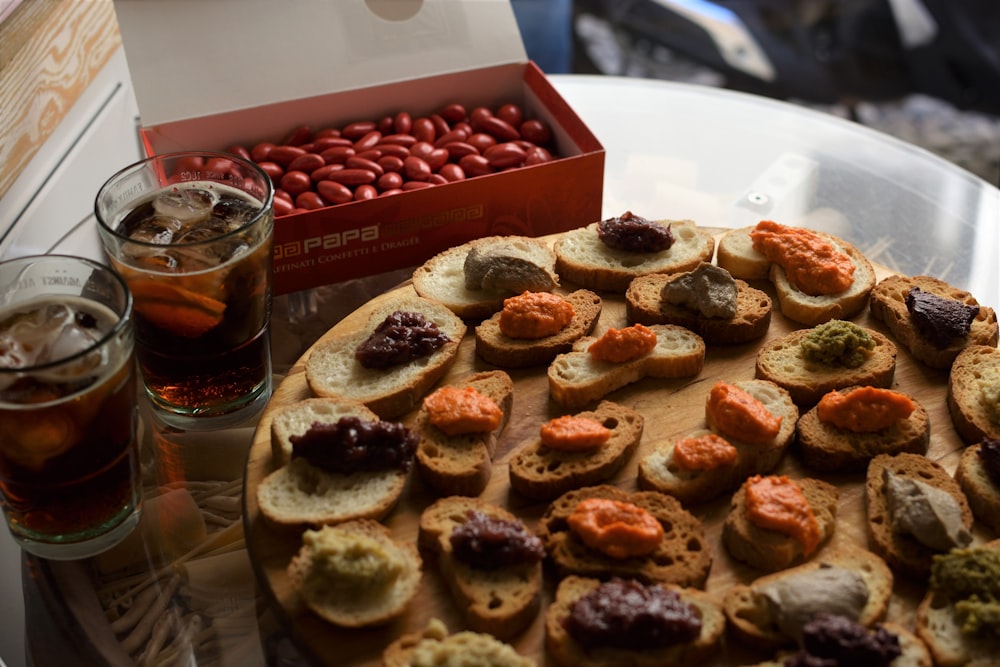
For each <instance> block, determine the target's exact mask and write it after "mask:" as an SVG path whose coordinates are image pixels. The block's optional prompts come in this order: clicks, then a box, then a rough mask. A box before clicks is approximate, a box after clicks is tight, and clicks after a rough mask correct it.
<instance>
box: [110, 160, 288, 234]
mask: <svg viewBox="0 0 1000 667" xmlns="http://www.w3.org/2000/svg"><path fill="white" fill-rule="evenodd" d="M193 156H199V157H206V158H222V159H226V160H231V161H233V162H236V163H239V164H240V165H241V166H244V167H246V168H248V169H250V170H251V171H253V172H256V173H257V174H258V175H259V176H260V179H261V181H262V183H263V184H264V190H265V192H264V198H263V199H262V200H261V205H260V210H259V211H257V213H256V214H255V215H254V216H253V217H252V218H250V219H249V220H247V221H246V222H245V223H243V224H242V225H240V226H239V227H237V228H236V229H233V230H230V231H228V232H226V233H224V234H219V235H218V236H214V237H212V238H211V239H207V240H202V241H189V242H187V243H171V244H170V246H171V247H174V248H185V247H194V246H200V245H205V244H206V243H215V242H218V241H220V240H224V239H226V238H229V237H231V236H235V235H237V234H240V233H242V232H245V231H246V230H247V229H249V228H250V227H253V226H254V225H256V224H257V223H259V222H260V220H261V218H262V217H263V216H264V215H265V214H266V212H267V211H269V210H270V209H271V207H272V206H273V201H274V183H273V182H272V181H271V177H270V176H268V174H267V172H266V171H264V170H263V169H262V168H261V167H260V165H258V164H257V163H256V162H253V161H252V160H247V159H246V158H243V157H240V156H239V155H236V154H234V153H227V152H225V151H210V150H205V151H202V150H187V151H171V152H168V153H157V154H155V155H150V156H147V157H144V158H142V159H139V160H136V161H135V162H133V163H131V164H128V165H126V166H124V167H122V168H121V169H119V170H118V171H116V172H115V173H114V174H112V175H111V176H109V177H108V178H107V180H105V181H104V183H102V184H101V187H100V188H99V189H98V190H97V196H96V197H95V198H94V217H95V218H97V224H98V227H99V229H100V231H101V232H102V233H106V234H110V235H111V236H112V237H114V238H115V239H117V240H118V241H122V242H127V243H129V244H133V245H135V246H138V247H146V248H159V247H163V246H162V245H161V244H157V243H152V242H149V241H141V240H135V239H132V238H130V237H129V236H128V235H126V234H123V233H121V232H120V231H119V230H118V228H117V224H116V225H115V226H114V227H112V226H111V224H110V223H109V222H108V221H107V220H105V219H104V216H103V215H101V209H100V201H101V196H102V195H103V194H104V193H105V192H106V191H107V189H108V188H109V187H110V186H111V184H112V183H114V182H115V181H117V180H119V179H120V178H121V177H122V176H124V175H125V174H127V173H129V172H133V171H136V170H138V169H140V168H142V167H144V166H146V165H148V164H150V163H152V162H156V161H166V160H171V159H174V160H176V159H181V158H185V157H193ZM179 182H180V183H193V182H197V181H194V180H191V181H179ZM171 185H173V184H171Z"/></svg>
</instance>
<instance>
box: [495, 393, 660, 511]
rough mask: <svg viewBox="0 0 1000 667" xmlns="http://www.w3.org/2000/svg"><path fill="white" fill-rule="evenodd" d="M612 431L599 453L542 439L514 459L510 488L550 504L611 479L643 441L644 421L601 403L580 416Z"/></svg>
mask: <svg viewBox="0 0 1000 667" xmlns="http://www.w3.org/2000/svg"><path fill="white" fill-rule="evenodd" d="M577 416H579V417H585V418H588V419H593V420H595V421H597V422H600V423H601V424H603V425H604V426H605V427H606V428H608V429H609V430H610V431H611V437H610V439H609V440H608V441H607V442H606V443H604V444H603V445H601V446H600V447H598V448H597V449H595V450H587V451H578V452H573V451H562V450H558V449H552V448H550V447H546V446H545V445H543V444H542V440H541V438H538V439H536V440H534V441H532V442H530V443H528V444H526V445H524V446H523V447H521V448H520V449H518V450H517V451H516V452H515V453H514V455H513V456H512V457H511V459H510V486H511V488H512V489H514V490H515V491H517V492H518V493H520V494H521V495H523V496H525V497H528V498H534V499H538V500H547V499H550V498H555V497H556V496H559V495H562V494H563V493H566V492H567V491H570V490H572V489H576V488H579V487H581V486H592V485H595V484H600V483H601V482H604V481H606V480H608V479H610V478H611V477H612V476H613V475H614V474H615V473H617V472H618V471H619V470H621V468H622V466H624V465H625V464H626V463H627V462H628V461H629V459H630V458H631V457H632V454H633V453H634V452H635V450H636V448H637V447H638V446H639V441H640V440H641V439H642V431H643V422H644V420H643V417H642V415H641V414H640V413H638V412H636V411H635V410H633V409H632V408H629V407H627V406H624V405H621V404H618V403H613V402H611V401H601V402H600V403H599V404H598V405H597V407H596V408H595V409H594V410H589V411H585V412H581V413H578V415H577Z"/></svg>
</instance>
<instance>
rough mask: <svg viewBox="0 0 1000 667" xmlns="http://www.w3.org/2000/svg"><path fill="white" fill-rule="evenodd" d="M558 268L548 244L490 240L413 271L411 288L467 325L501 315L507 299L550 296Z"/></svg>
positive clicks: (519, 239)
mask: <svg viewBox="0 0 1000 667" xmlns="http://www.w3.org/2000/svg"><path fill="white" fill-rule="evenodd" d="M470 256H471V259H470ZM555 263H556V256H555V254H554V253H553V252H552V249H551V248H549V246H548V245H546V244H545V242H544V241H540V240H538V239H534V238H530V237H527V236H486V237H483V238H480V239H475V240H473V241H469V242H468V243H463V244H462V245H459V246H455V247H453V248H449V249H447V250H444V251H442V252H440V253H438V254H437V255H435V256H434V257H431V258H430V259H429V260H427V261H426V262H424V263H423V264H422V265H421V266H419V267H417V268H416V269H415V270H414V271H413V288H414V289H415V290H416V291H417V294H419V295H421V296H423V297H425V298H428V299H433V300H434V301H438V302H439V303H441V304H443V305H444V306H445V307H447V308H449V309H451V311H452V312H454V313H455V314H456V315H458V316H459V317H461V318H462V319H464V320H481V319H483V318H485V317H489V316H490V315H492V314H493V313H495V312H497V311H498V310H500V309H501V308H502V307H503V300H504V299H506V298H507V297H511V296H514V295H516V294H520V293H521V292H524V291H531V292H551V291H552V290H553V289H554V288H555V287H556V286H558V285H559V276H558V275H557V274H556V272H555Z"/></svg>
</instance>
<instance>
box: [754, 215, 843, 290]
mask: <svg viewBox="0 0 1000 667" xmlns="http://www.w3.org/2000/svg"><path fill="white" fill-rule="evenodd" d="M750 238H751V239H752V240H753V247H754V250H756V251H757V252H759V253H762V254H763V255H764V256H765V257H767V259H768V260H769V261H771V262H774V263H775V264H778V265H779V266H781V267H782V268H783V269H785V273H786V274H788V280H789V281H790V282H791V283H792V285H794V286H795V287H796V288H797V289H799V290H801V291H802V292H805V293H806V294H809V295H811V296H818V295H821V294H837V293H839V292H843V291H844V290H846V289H848V288H850V286H851V285H852V284H854V263H853V262H852V261H851V258H850V257H848V256H847V255H845V254H844V253H842V252H840V251H839V250H837V249H836V248H835V247H834V246H833V244H831V243H830V242H829V241H827V240H826V239H824V238H823V237H822V236H820V235H819V234H817V233H816V232H813V231H810V230H808V229H802V228H800V227H785V226H784V225H779V224H778V223H776V222H772V221H770V220H762V221H761V222H759V223H757V226H756V227H755V228H754V229H753V231H751V232H750Z"/></svg>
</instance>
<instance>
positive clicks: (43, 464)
mask: <svg viewBox="0 0 1000 667" xmlns="http://www.w3.org/2000/svg"><path fill="white" fill-rule="evenodd" d="M131 315H132V297H131V294H130V293H129V290H128V288H127V287H126V285H125V282H124V281H123V280H122V279H121V277H120V276H118V275H117V274H115V273H114V272H113V271H111V270H110V269H108V268H107V267H105V266H102V265H101V264H98V263H96V262H93V261H91V260H88V259H84V258H80V257H69V256H61V255H44V256H37V257H23V258H20V259H14V260H10V261H7V262H3V263H0V500H2V503H3V511H4V515H5V518H6V520H7V525H8V527H9V528H10V532H11V534H12V535H13V537H14V540H15V542H17V543H18V544H20V545H21V547H22V548H23V549H25V550H26V551H28V552H30V553H33V554H35V555H38V556H42V557H44V558H51V559H59V560H65V559H74V558H84V557H88V556H92V555H94V554H97V553H100V552H101V551H104V550H106V549H108V548H110V547H111V546H113V545H115V544H117V543H118V542H120V541H121V540H122V539H124V538H125V536H127V535H128V534H129V533H130V532H131V531H132V529H133V528H134V527H135V526H136V524H137V523H138V521H139V513H140V499H141V489H142V484H141V475H140V466H139V454H138V441H137V427H138V412H137V409H136V394H137V393H138V390H137V382H136V375H135V361H134V357H133V341H134V339H133V329H132V321H131Z"/></svg>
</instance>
